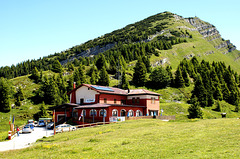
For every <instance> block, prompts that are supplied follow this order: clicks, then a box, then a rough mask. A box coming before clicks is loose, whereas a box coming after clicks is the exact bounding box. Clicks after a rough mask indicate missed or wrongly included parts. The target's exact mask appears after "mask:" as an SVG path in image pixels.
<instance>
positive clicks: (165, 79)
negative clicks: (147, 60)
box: [149, 66, 170, 89]
mask: <svg viewBox="0 0 240 159" xmlns="http://www.w3.org/2000/svg"><path fill="white" fill-rule="evenodd" d="M149 78H150V82H151V85H152V87H153V88H156V89H161V88H166V87H167V86H168V85H169V83H170V77H169V75H168V72H167V71H166V70H165V69H164V68H163V67H161V66H160V67H155V68H154V70H153V71H152V73H151V74H150V76H149Z"/></svg>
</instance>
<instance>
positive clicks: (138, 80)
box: [133, 58, 147, 86]
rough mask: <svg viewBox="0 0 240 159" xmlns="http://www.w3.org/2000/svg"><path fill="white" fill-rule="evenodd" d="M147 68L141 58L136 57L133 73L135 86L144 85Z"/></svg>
mask: <svg viewBox="0 0 240 159" xmlns="http://www.w3.org/2000/svg"><path fill="white" fill-rule="evenodd" d="M146 74H147V69H146V66H145V65H144V63H143V61H142V59H141V58H139V59H138V61H137V63H136V65H135V67H134V73H133V83H134V84H135V85H136V86H144V85H145V82H146V79H147V76H146Z"/></svg>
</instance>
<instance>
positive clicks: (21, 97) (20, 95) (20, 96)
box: [15, 86, 24, 106]
mask: <svg viewBox="0 0 240 159" xmlns="http://www.w3.org/2000/svg"><path fill="white" fill-rule="evenodd" d="M23 100H24V94H23V90H22V87H21V86H19V87H18V89H17V92H16V94H15V105H16V106H21V104H22V102H21V101H23Z"/></svg>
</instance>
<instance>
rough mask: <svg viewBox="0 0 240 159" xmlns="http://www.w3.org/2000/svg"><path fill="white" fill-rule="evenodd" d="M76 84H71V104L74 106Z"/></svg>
mask: <svg viewBox="0 0 240 159" xmlns="http://www.w3.org/2000/svg"><path fill="white" fill-rule="evenodd" d="M75 88H76V82H73V90H72V93H71V103H75V104H76V90H75Z"/></svg>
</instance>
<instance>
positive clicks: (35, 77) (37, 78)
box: [30, 67, 40, 83]
mask: <svg viewBox="0 0 240 159" xmlns="http://www.w3.org/2000/svg"><path fill="white" fill-rule="evenodd" d="M30 78H31V79H33V80H34V81H35V82H36V83H38V82H39V81H40V74H39V71H38V69H37V68H36V67H34V69H33V70H32V75H31V76H30Z"/></svg>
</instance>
